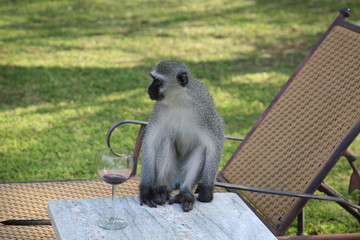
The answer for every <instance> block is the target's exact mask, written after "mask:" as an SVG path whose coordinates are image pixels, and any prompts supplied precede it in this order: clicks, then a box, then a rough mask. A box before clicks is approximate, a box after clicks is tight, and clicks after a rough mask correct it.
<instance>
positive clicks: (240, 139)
mask: <svg viewBox="0 0 360 240" xmlns="http://www.w3.org/2000/svg"><path fill="white" fill-rule="evenodd" d="M225 138H226V140H235V141H244V138H239V137H233V136H225Z"/></svg>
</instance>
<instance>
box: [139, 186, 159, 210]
mask: <svg viewBox="0 0 360 240" xmlns="http://www.w3.org/2000/svg"><path fill="white" fill-rule="evenodd" d="M152 197H153V194H152V189H151V187H146V186H142V185H140V205H143V203H145V204H146V205H148V206H149V207H154V208H156V203H155V202H154V201H153V200H152Z"/></svg>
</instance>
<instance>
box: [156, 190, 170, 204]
mask: <svg viewBox="0 0 360 240" xmlns="http://www.w3.org/2000/svg"><path fill="white" fill-rule="evenodd" d="M152 191H153V199H152V200H153V201H154V202H155V203H156V204H158V205H163V204H165V203H166V201H167V200H169V199H170V194H169V191H168V190H167V187H166V186H160V187H155V188H153V190H152Z"/></svg>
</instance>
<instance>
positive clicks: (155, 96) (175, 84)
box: [148, 71, 189, 101]
mask: <svg viewBox="0 0 360 240" xmlns="http://www.w3.org/2000/svg"><path fill="white" fill-rule="evenodd" d="M150 76H151V77H152V79H153V82H152V83H151V84H150V86H149V88H148V94H149V96H150V98H151V99H152V100H155V101H161V100H162V99H164V98H165V95H166V94H171V93H170V92H172V91H173V90H175V89H179V88H183V87H185V86H186V85H187V84H188V81H189V79H188V73H187V72H184V71H180V72H178V73H177V74H174V73H172V74H170V73H167V75H162V74H159V73H157V71H152V72H150ZM165 92H166V93H165Z"/></svg>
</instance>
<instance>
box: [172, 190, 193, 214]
mask: <svg viewBox="0 0 360 240" xmlns="http://www.w3.org/2000/svg"><path fill="white" fill-rule="evenodd" d="M194 202H195V197H194V195H193V194H192V193H191V191H189V190H182V191H180V193H179V194H178V195H176V196H175V197H173V198H171V199H170V200H169V204H173V203H181V204H182V209H183V211H184V212H189V211H191V210H192V209H193V207H194Z"/></svg>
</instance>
